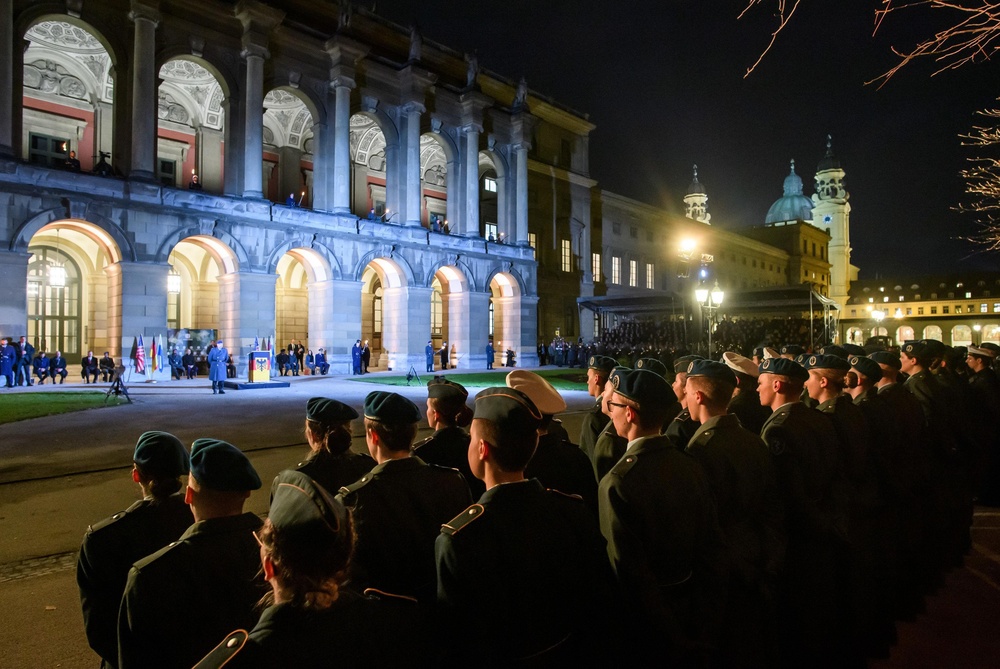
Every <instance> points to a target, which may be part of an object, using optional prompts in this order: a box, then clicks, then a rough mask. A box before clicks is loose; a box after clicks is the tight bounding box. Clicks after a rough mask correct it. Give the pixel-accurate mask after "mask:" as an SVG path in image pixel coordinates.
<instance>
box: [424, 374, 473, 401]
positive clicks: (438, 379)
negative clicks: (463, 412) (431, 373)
mask: <svg viewBox="0 0 1000 669" xmlns="http://www.w3.org/2000/svg"><path fill="white" fill-rule="evenodd" d="M427 397H434V398H440V397H451V398H455V399H460V400H461V401H463V402H464V401H466V400H467V399H469V391H468V390H466V389H465V386H463V385H462V384H460V383H455V382H454V381H449V380H448V379H446V378H444V377H443V376H435V377H434V378H433V379H431V380H430V381H428V382H427Z"/></svg>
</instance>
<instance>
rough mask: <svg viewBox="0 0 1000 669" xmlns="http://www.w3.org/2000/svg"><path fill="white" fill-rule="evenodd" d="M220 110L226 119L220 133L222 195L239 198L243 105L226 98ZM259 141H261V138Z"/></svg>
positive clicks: (241, 180)
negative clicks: (223, 156) (221, 135)
mask: <svg viewBox="0 0 1000 669" xmlns="http://www.w3.org/2000/svg"><path fill="white" fill-rule="evenodd" d="M222 110H223V112H224V113H225V119H226V124H225V126H224V127H223V131H222V134H223V137H222V142H223V149H224V151H225V152H226V157H225V159H224V160H223V168H224V169H223V173H222V175H221V176H222V193H223V194H224V195H235V196H239V195H241V194H242V193H243V170H242V169H240V163H241V161H242V160H243V133H242V132H241V130H242V129H243V105H241V104H239V103H238V102H237V101H235V100H230V99H229V98H226V99H225V100H223V101H222ZM262 122H263V119H262ZM262 132H263V131H262ZM261 141H263V137H262V138H261ZM206 187H207V186H206Z"/></svg>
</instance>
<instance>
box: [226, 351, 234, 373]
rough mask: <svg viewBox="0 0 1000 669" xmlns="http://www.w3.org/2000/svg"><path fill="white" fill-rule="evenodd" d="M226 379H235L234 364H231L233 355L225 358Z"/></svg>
mask: <svg viewBox="0 0 1000 669" xmlns="http://www.w3.org/2000/svg"><path fill="white" fill-rule="evenodd" d="M226 378H227V379H235V378H236V363H235V362H233V354H232V353H230V354H229V356H228V357H227V358H226Z"/></svg>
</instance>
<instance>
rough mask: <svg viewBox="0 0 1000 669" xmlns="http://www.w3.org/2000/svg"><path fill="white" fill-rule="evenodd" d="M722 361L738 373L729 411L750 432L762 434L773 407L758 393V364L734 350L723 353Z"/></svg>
mask: <svg viewBox="0 0 1000 669" xmlns="http://www.w3.org/2000/svg"><path fill="white" fill-rule="evenodd" d="M722 362H724V363H726V366H727V367H729V369H731V370H733V373H734V374H735V375H736V390H735V391H734V392H733V399H731V400H730V401H729V406H728V407H727V411H728V413H730V414H732V415H734V416H736V417H737V418H739V419H740V425H742V426H743V427H745V428H746V429H747V430H749V431H750V432H753V433H754V434H760V430H761V428H762V427H764V422H765V421H766V420H767V419H768V417H769V416H770V415H771V409H770V408H769V407H766V406H763V405H762V404H761V403H760V395H758V394H757V377H758V376H760V372H759V371H757V370H758V368H757V365H755V364H754V363H753V362H752V361H751V360H750V359H749V358H744V357H743V356H742V355H740V354H739V353H734V352H732V351H726V352H725V353H723V354H722Z"/></svg>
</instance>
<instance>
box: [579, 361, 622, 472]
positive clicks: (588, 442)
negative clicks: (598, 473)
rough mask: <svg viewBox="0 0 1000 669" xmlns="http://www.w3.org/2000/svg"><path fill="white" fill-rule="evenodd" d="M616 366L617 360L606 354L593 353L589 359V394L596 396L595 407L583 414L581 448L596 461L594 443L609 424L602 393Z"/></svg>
mask: <svg viewBox="0 0 1000 669" xmlns="http://www.w3.org/2000/svg"><path fill="white" fill-rule="evenodd" d="M614 368H615V361H614V360H613V359H612V358H609V357H607V356H604V355H592V356H590V359H589V360H588V361H587V394H588V395H590V396H591V397H593V398H594V400H595V402H594V407H593V408H592V409H591V410H590V411H588V412H587V413H585V414H584V415H583V424H582V425H581V426H580V439H579V441H580V449H581V450H582V451H583V452H584V453H585V454H586V456H587V458H589V459H590V461H591V463H593V461H594V445H595V444H596V443H597V437H598V436H599V435H600V434H601V431H602V430H603V429H604V428H605V426H606V425H607V424H608V420H609V419H608V416H607V415H606V414H605V413H604V411H602V410H601V405H602V404H603V401H602V399H601V393H602V392H603V391H604V386H605V385H606V384H607V382H608V376H609V375H610V374H611V370H612V369H614Z"/></svg>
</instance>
